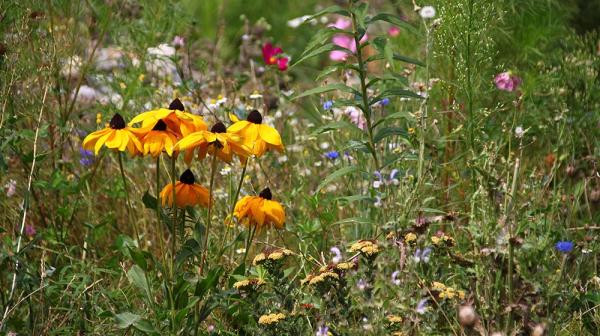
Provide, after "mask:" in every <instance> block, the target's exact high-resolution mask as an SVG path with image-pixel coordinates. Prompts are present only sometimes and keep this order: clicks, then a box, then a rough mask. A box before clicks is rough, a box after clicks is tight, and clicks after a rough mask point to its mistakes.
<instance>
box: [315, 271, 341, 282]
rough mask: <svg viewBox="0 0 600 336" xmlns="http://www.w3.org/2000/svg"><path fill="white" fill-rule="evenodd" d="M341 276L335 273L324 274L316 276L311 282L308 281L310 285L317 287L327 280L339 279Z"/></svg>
mask: <svg viewBox="0 0 600 336" xmlns="http://www.w3.org/2000/svg"><path fill="white" fill-rule="evenodd" d="M339 278H340V276H339V275H338V274H337V273H334V272H322V273H320V274H318V275H316V276H313V277H312V278H311V279H310V280H308V284H309V285H317V284H319V283H321V282H323V281H325V280H327V279H334V280H337V279H339Z"/></svg>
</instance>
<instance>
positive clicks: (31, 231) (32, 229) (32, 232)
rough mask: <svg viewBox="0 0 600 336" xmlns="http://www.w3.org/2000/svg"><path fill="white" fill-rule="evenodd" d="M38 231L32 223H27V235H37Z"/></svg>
mask: <svg viewBox="0 0 600 336" xmlns="http://www.w3.org/2000/svg"><path fill="white" fill-rule="evenodd" d="M36 233H37V231H36V230H35V227H34V226H33V225H31V224H27V225H25V235H26V236H27V237H29V238H31V237H33V236H35V234H36Z"/></svg>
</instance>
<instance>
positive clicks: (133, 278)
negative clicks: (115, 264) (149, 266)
mask: <svg viewBox="0 0 600 336" xmlns="http://www.w3.org/2000/svg"><path fill="white" fill-rule="evenodd" d="M127 279H129V281H130V282H131V283H132V284H133V285H135V286H136V287H138V288H139V289H141V290H142V291H144V293H145V294H146V295H147V296H148V298H150V297H152V296H151V295H150V286H149V285H148V281H147V280H146V273H145V272H144V270H142V268H141V267H140V266H138V265H133V266H132V267H131V269H130V270H129V271H127Z"/></svg>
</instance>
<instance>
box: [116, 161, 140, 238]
mask: <svg viewBox="0 0 600 336" xmlns="http://www.w3.org/2000/svg"><path fill="white" fill-rule="evenodd" d="M122 155H123V152H118V154H117V157H118V158H119V169H120V170H121V178H122V179H123V186H124V188H125V199H126V201H127V216H128V217H129V221H130V222H131V224H132V225H133V232H134V234H135V239H136V240H137V241H138V243H139V241H140V232H139V230H138V227H137V222H136V221H135V220H134V219H133V218H132V217H131V201H130V200H129V187H128V186H127V178H126V177H125V170H124V169H123V159H122Z"/></svg>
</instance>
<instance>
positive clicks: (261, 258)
mask: <svg viewBox="0 0 600 336" xmlns="http://www.w3.org/2000/svg"><path fill="white" fill-rule="evenodd" d="M266 259H267V256H265V254H264V253H259V254H257V255H256V256H255V257H254V260H252V264H253V265H254V266H256V265H258V264H260V263H261V262H263V261H265V260H266Z"/></svg>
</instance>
